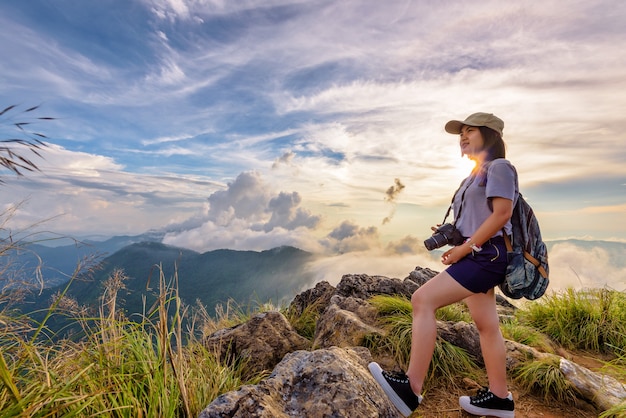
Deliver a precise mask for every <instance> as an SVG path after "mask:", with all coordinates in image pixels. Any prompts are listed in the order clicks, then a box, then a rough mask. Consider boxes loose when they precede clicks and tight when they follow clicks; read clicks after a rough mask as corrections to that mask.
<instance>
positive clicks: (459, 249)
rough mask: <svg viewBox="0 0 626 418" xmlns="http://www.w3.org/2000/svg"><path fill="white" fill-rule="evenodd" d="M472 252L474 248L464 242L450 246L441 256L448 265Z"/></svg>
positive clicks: (442, 260)
mask: <svg viewBox="0 0 626 418" xmlns="http://www.w3.org/2000/svg"><path fill="white" fill-rule="evenodd" d="M471 252H472V248H471V247H470V245H469V243H464V244H461V245H457V246H456V247H452V248H450V249H449V250H448V251H446V252H445V253H443V255H442V256H441V262H442V263H443V264H445V265H447V266H449V265H450V264H454V263H456V262H458V261H460V260H461V259H462V258H463V257H465V256H466V255H468V254H469V253H471Z"/></svg>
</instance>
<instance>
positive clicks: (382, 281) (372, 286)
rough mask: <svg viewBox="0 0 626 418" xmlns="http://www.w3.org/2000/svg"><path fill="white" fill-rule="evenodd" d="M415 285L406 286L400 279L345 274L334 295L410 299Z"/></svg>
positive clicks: (365, 298)
mask: <svg viewBox="0 0 626 418" xmlns="http://www.w3.org/2000/svg"><path fill="white" fill-rule="evenodd" d="M411 287H415V288H417V287H416V286H415V283H413V282H410V283H409V284H408V285H407V284H405V282H403V281H402V280H400V279H392V278H389V277H385V276H368V275H367V274H345V275H343V276H342V277H341V281H340V282H339V284H338V285H337V290H336V291H335V294H336V295H339V296H345V297H348V296H352V297H354V298H358V299H363V300H367V299H369V298H371V297H372V296H374V295H380V294H386V295H404V296H407V297H410V296H411V295H412V294H413V291H414V290H411Z"/></svg>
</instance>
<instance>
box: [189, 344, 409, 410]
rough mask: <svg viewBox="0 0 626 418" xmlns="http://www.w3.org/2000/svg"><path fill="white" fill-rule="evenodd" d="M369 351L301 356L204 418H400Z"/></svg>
mask: <svg viewBox="0 0 626 418" xmlns="http://www.w3.org/2000/svg"><path fill="white" fill-rule="evenodd" d="M370 361H371V356H370V353H369V351H368V350H367V349H365V348H363V347H355V348H338V347H331V348H326V349H320V350H315V351H296V352H293V353H290V354H288V355H286V356H285V358H284V359H283V360H282V361H281V362H280V363H279V364H278V365H277V366H276V368H275V369H274V371H273V372H272V374H271V375H270V376H269V377H268V378H267V379H265V380H263V381H262V382H261V383H259V384H258V385H249V386H244V387H242V388H241V389H239V390H238V391H235V392H229V393H226V394H224V395H222V396H220V397H218V398H217V399H216V400H215V401H213V402H212V403H211V405H209V406H208V407H207V408H206V409H205V410H204V411H202V413H201V414H200V418H218V417H219V418H222V417H232V418H239V417H240V418H250V417H259V418H282V417H310V418H316V417H320V418H321V417H363V418H370V417H397V416H398V412H397V410H396V409H395V407H394V406H393V405H392V404H391V402H390V401H389V400H388V399H387V397H386V396H385V394H384V392H382V391H381V390H380V389H379V387H378V385H377V383H376V382H375V381H374V379H373V378H372V377H371V375H370V373H369V371H368V370H367V363H368V362H370Z"/></svg>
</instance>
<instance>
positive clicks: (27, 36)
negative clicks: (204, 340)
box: [0, 0, 626, 283]
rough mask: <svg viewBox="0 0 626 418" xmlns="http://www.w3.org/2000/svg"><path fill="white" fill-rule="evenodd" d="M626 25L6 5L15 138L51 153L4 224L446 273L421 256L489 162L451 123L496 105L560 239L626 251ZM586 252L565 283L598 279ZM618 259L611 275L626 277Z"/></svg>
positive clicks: (491, 8)
mask: <svg viewBox="0 0 626 418" xmlns="http://www.w3.org/2000/svg"><path fill="white" fill-rule="evenodd" d="M625 22H626V3H624V2H618V1H614V0H612V1H608V0H586V1H576V0H572V1H563V0H544V1H542V2H537V1H530V0H528V1H527V0H522V1H516V2H502V1H498V0H494V1H491V0H485V1H470V0H442V1H432V0H401V1H400V0H398V1H387V2H381V1H377V0H342V1H330V0H308V1H305V0H238V1H224V0H106V1H99V2H87V1H83V0H56V1H50V0H29V1H22V0H4V1H2V2H0V53H1V54H2V60H0V92H1V93H0V108H5V107H7V106H10V105H17V107H16V108H15V109H13V110H12V111H11V112H7V113H6V114H5V115H3V116H2V117H0V135H2V137H3V138H8V137H12V136H15V132H13V131H12V129H13V126H12V125H11V124H12V123H14V122H16V121H19V122H22V121H30V122H33V124H32V125H28V129H29V130H31V129H32V132H40V133H43V134H45V135H46V136H47V143H48V147H46V148H45V149H44V150H42V153H41V154H42V158H39V157H37V156H32V160H33V162H35V163H36V164H37V165H38V166H39V168H40V170H41V171H40V172H34V173H28V174H27V175H25V176H23V177H16V176H14V175H11V174H10V173H8V172H1V173H0V175H1V178H2V180H3V181H4V183H3V184H2V185H0V207H2V208H3V209H4V211H5V214H6V213H11V216H10V218H11V219H10V221H7V222H5V224H4V225H5V226H4V228H5V229H6V230H9V231H14V232H15V231H26V230H30V229H31V228H43V229H45V230H46V231H50V232H53V233H55V234H64V235H68V236H72V237H77V238H80V237H101V238H105V237H110V236H114V235H136V234H141V233H143V232H146V231H148V230H159V231H165V232H167V234H166V236H165V239H164V242H165V243H167V244H171V245H176V246H181V247H185V248H191V249H194V250H197V251H201V252H204V251H210V250H213V249H218V248H230V249H239V250H264V249H269V248H272V247H275V246H278V245H293V246H296V247H299V248H302V249H305V250H307V251H312V252H315V253H318V254H326V255H328V256H329V257H331V258H330V259H327V260H326V261H325V263H326V264H324V266H322V265H320V266H318V267H319V268H320V271H323V269H324V268H325V267H328V266H331V265H332V266H336V267H335V270H336V271H335V272H333V273H332V274H337V271H339V269H365V270H366V269H367V268H368V267H371V268H372V269H374V270H375V269H378V270H380V271H374V270H372V271H365V272H370V273H376V274H385V273H387V274H398V275H400V274H404V273H401V272H408V271H410V270H411V269H412V268H413V266H414V265H419V264H421V265H426V266H431V265H432V266H433V267H434V268H441V265H440V264H438V263H435V264H432V263H433V260H432V258H429V257H428V254H427V252H426V250H425V249H424V247H423V244H422V242H423V240H424V239H425V238H427V237H428V236H429V235H430V227H431V226H432V225H434V224H437V223H440V222H441V220H442V219H443V215H444V213H445V210H446V208H447V206H448V204H449V201H450V198H451V197H452V193H453V192H454V190H455V189H456V187H457V185H458V184H459V182H460V181H461V180H462V179H463V178H464V177H465V176H466V175H467V174H468V172H469V170H470V168H471V165H470V164H469V162H468V161H466V160H465V159H463V158H461V155H460V151H459V146H458V137H456V136H454V135H450V134H447V133H446V132H445V131H444V129H443V127H444V125H445V123H446V122H447V121H448V120H450V119H460V120H462V119H465V117H466V116H468V115H469V114H471V113H474V112H479V111H481V112H489V113H494V114H496V115H497V116H499V117H500V118H502V119H503V120H504V123H505V128H504V139H505V142H506V143H507V158H508V159H509V160H510V161H511V162H512V163H513V164H514V165H515V167H516V168H517V171H518V173H519V180H520V187H521V191H522V193H523V194H524V196H525V197H526V198H527V200H528V201H529V202H530V203H531V205H532V206H533V207H534V209H535V211H536V213H537V215H538V217H539V221H540V224H541V227H542V233H543V237H544V239H546V240H567V239H572V238H577V239H585V240H604V241H619V242H626V222H625V221H626V164H624V163H625V162H626V119H625V117H624V115H625V114H626V94H624V91H626V48H624V45H626V24H625ZM31 106H40V107H39V108H38V109H37V110H36V111H35V112H27V113H21V112H23V111H24V110H26V109H28V108H29V107H31ZM36 117H54V118H55V119H54V120H52V121H48V120H45V121H42V120H37V119H36ZM28 155H29V156H30V154H28ZM16 205H17V206H18V210H15V211H11V210H10V209H11V208H13V207H15V206H16ZM6 211H9V212H6ZM579 250H580V249H576V248H574V247H571V246H569V247H568V246H564V247H563V248H562V249H559V247H555V249H554V250H553V251H554V252H555V254H551V258H552V259H554V260H558V261H557V265H556V266H554V267H553V271H561V272H562V275H563V276H572V270H575V273H576V274H575V276H576V277H577V279H576V280H575V282H576V281H577V282H581V281H584V280H587V278H585V277H586V276H585V277H582V279H581V277H580V273H579V271H582V270H583V269H584V267H583V266H579V267H575V263H580V257H581V255H580V254H579V253H577V251H579ZM598 251H600V253H598V254H595V253H594V254H593V258H589V260H593V261H594V262H596V261H597V262H598V263H602V262H604V263H605V265H604V266H603V269H602V272H601V273H597V275H598V276H599V277H594V278H592V279H593V280H598V281H600V282H602V283H605V282H609V283H618V282H621V283H623V282H624V281H625V280H626V271H625V269H624V267H623V266H622V265H621V264H620V265H619V266H615V265H612V264H611V260H607V259H606V256H607V254H606V253H602V251H601V250H598ZM587 256H589V255H587ZM625 256H626V254H625ZM394 257H395V258H394ZM589 257H590V256H589ZM390 260H392V261H390ZM337 266H341V267H337ZM376 266H377V267H376ZM607 269H608V270H607ZM351 272H353V271H344V273H351ZM359 272H360V271H359ZM553 276H554V274H553ZM402 277H404V276H402ZM592 279H589V280H592ZM563 280H564V279H563ZM571 280H572V279H571V277H568V279H567V281H568V282H570V281H571ZM603 280H604V282H603Z"/></svg>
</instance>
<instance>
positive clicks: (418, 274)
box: [404, 266, 437, 293]
mask: <svg viewBox="0 0 626 418" xmlns="http://www.w3.org/2000/svg"><path fill="white" fill-rule="evenodd" d="M436 275H437V272H436V271H434V270H431V269H429V268H422V267H419V266H418V267H415V269H414V270H413V271H412V272H410V273H409V276H408V277H407V278H406V279H404V280H405V281H406V280H411V281H412V282H413V283H415V284H417V287H420V286H422V285H423V284H424V283H426V282H427V281H429V280H430V279H432V278H433V277H435V276H436ZM411 293H412V292H411Z"/></svg>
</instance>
